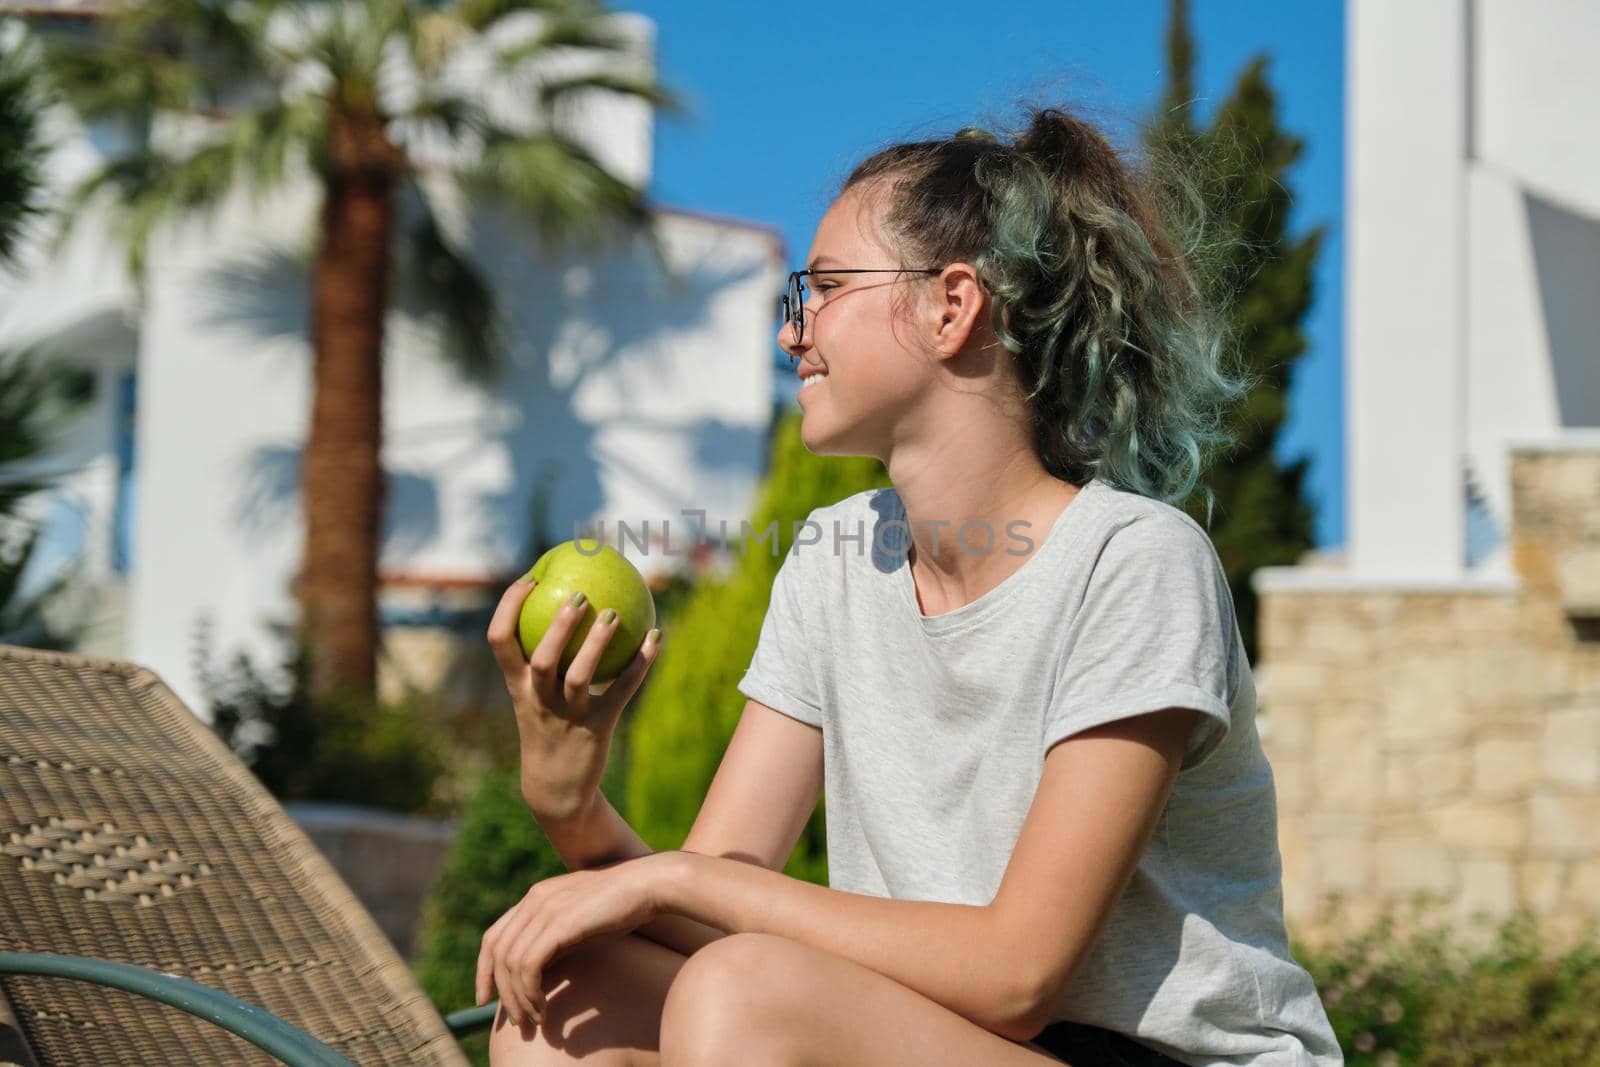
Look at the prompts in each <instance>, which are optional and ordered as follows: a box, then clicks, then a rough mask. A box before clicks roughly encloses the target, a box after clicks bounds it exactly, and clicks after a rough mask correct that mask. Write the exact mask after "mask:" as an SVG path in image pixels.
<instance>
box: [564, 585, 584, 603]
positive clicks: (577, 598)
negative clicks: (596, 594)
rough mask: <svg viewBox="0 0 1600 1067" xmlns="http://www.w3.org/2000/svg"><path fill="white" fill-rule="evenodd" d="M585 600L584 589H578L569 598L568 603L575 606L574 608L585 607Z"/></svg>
mask: <svg viewBox="0 0 1600 1067" xmlns="http://www.w3.org/2000/svg"><path fill="white" fill-rule="evenodd" d="M583 601H584V596H583V590H582V589H580V590H578V591H577V592H576V593H573V594H572V596H570V597H568V598H567V604H568V605H569V606H570V607H574V608H581V607H583Z"/></svg>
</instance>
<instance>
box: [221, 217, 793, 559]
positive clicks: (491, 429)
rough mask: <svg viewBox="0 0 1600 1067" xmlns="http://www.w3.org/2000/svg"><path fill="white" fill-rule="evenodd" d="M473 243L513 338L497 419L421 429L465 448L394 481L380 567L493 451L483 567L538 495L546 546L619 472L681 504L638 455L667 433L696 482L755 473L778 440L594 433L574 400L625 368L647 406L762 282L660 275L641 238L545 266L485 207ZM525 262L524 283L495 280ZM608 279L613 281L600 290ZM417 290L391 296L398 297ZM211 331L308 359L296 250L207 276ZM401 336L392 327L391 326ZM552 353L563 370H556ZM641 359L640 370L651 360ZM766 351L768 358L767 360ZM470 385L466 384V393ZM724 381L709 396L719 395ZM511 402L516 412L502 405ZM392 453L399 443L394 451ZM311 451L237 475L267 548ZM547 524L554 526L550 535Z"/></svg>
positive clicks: (246, 514) (483, 522)
mask: <svg viewBox="0 0 1600 1067" xmlns="http://www.w3.org/2000/svg"><path fill="white" fill-rule="evenodd" d="M472 225H473V232H472V234H471V243H472V249H473V252H474V259H475V262H476V263H477V265H478V269H479V270H480V272H482V273H483V274H484V275H485V277H486V278H488V279H489V281H490V284H491V286H492V287H493V289H494V290H495V298H496V300H497V301H498V302H499V306H498V312H499V316H500V323H501V336H502V338H503V341H504V348H503V352H502V360H501V367H500V369H499V373H498V376H497V378H495V379H493V380H490V381H487V382H484V383H483V385H482V386H481V387H482V388H483V389H484V391H485V400H486V401H487V403H486V405H485V407H486V409H487V411H488V417H487V419H486V420H485V419H471V420H459V419H458V420H453V422H447V423H439V424H434V425H430V426H426V427H421V428H418V427H413V428H411V429H409V430H408V432H407V435H406V440H407V442H415V441H416V440H417V439H418V438H419V437H421V436H428V437H433V438H439V437H443V438H445V439H447V440H448V439H449V438H451V437H459V439H460V442H461V446H462V447H461V449H460V450H459V453H458V456H453V457H450V458H447V459H446V460H445V461H444V462H443V463H442V464H439V465H437V466H436V467H435V468H434V469H432V470H428V471H416V470H412V471H405V470H397V469H394V468H393V466H392V465H391V468H390V470H389V471H388V478H389V487H388V494H387V500H386V508H385V516H384V535H383V536H384V545H383V554H384V555H385V556H389V557H393V556H405V555H408V554H410V553H412V552H414V551H415V550H416V549H417V548H419V547H421V546H422V545H424V544H426V543H427V542H428V541H430V540H431V539H433V538H435V537H436V536H437V535H438V533H439V531H440V528H441V525H442V519H441V515H440V507H441V504H440V500H441V497H442V493H441V492H440V488H439V485H438V482H439V481H440V480H442V479H445V478H449V477H450V476H451V472H452V467H453V466H454V465H455V463H456V460H457V458H459V461H460V462H461V463H472V462H476V461H477V460H479V459H480V458H481V456H482V454H483V451H484V449H485V447H488V448H491V449H492V448H495V447H498V448H499V449H501V450H503V452H504V454H505V456H506V457H507V458H508V461H509V465H510V468H511V474H510V478H509V480H508V481H507V482H506V484H505V485H504V487H503V488H500V489H496V490H493V491H490V492H486V493H483V494H481V495H480V496H479V497H478V499H477V503H476V507H475V509H474V510H475V514H474V515H473V516H472V522H471V526H472V528H473V529H475V530H477V531H478V533H479V536H480V537H481V539H482V544H481V547H482V549H483V551H484V555H485V558H486V559H491V560H492V559H497V558H499V557H500V556H502V555H504V554H505V548H506V546H508V545H515V544H520V543H522V542H523V541H525V540H526V539H527V538H528V535H529V531H528V530H527V522H528V508H529V502H530V501H531V500H532V499H534V497H535V495H536V494H537V493H540V492H543V493H544V494H545V497H544V507H543V510H544V513H545V516H546V519H547V520H548V524H547V525H546V527H545V528H544V529H542V530H536V531H533V535H534V539H535V540H536V541H548V542H550V543H554V542H559V541H563V540H566V539H567V538H568V537H570V536H571V532H570V525H571V522H572V520H573V518H574V517H584V518H586V517H588V516H590V515H593V514H595V513H596V512H598V511H599V510H600V509H601V508H602V507H603V505H604V502H605V490H604V479H603V478H602V471H605V470H609V471H611V472H612V473H613V475H614V476H620V478H621V479H622V480H624V481H626V482H628V483H631V484H632V485H634V486H636V487H637V488H638V489H639V490H641V491H643V492H645V493H648V494H650V495H658V496H661V497H665V498H668V499H671V498H674V497H675V496H676V495H677V493H678V491H680V490H681V487H674V486H672V485H670V484H668V483H667V482H666V481H665V480H663V478H662V477H661V475H660V473H659V471H658V470H656V469H655V464H654V460H653V457H652V456H651V455H649V454H647V453H646V454H639V453H640V452H641V451H645V450H644V449H641V448H640V447H638V446H639V444H640V443H643V444H645V445H648V443H649V442H651V441H653V440H659V439H660V437H661V435H663V434H667V435H687V438H688V440H687V447H688V450H689V455H688V457H687V459H688V460H689V461H690V462H691V463H693V464H694V465H695V469H697V470H717V469H719V468H724V467H729V468H739V467H747V466H749V465H751V464H752V462H759V460H760V458H761V456H762V455H763V452H764V449H765V447H766V439H767V433H768V427H767V426H765V425H760V426H745V425H737V424H731V423H728V422H725V421H722V420H719V419H711V418H696V419H694V420H693V421H686V420H673V419H670V418H661V417H652V416H645V415H636V414H631V415H629V416H628V417H627V418H626V420H625V421H623V422H621V423H610V424H608V423H591V422H588V421H586V420H584V419H583V418H580V417H579V415H578V414H577V410H578V403H577V400H578V395H579V393H580V391H582V390H583V389H584V387H585V385H586V383H587V382H588V381H589V379H590V376H591V375H593V374H595V373H599V372H603V371H608V370H611V369H612V368H614V367H615V366H616V364H617V363H618V361H619V360H623V359H627V360H630V361H635V362H637V363H638V364H639V366H640V368H641V370H640V371H639V372H638V373H634V374H632V375H629V376H626V377H624V378H623V379H622V386H623V388H624V389H625V390H627V395H625V396H624V397H623V402H624V404H626V405H627V406H628V407H629V408H634V409H637V410H643V409H644V408H646V407H648V406H649V400H650V398H651V395H652V393H653V392H656V391H658V390H659V386H658V384H657V383H656V382H654V381H652V380H651V378H650V376H649V374H648V373H646V372H645V368H647V367H648V357H649V355H650V354H652V353H653V352H656V351H659V349H660V346H661V344H662V342H663V341H664V340H665V339H666V338H669V337H671V336H673V335H674V334H677V333H685V332H696V331H704V330H705V329H706V328H707V326H708V323H709V317H710V308H711V303H712V300H713V299H715V297H716V296H717V294H719V293H721V292H724V291H726V290H727V289H728V288H729V287H731V286H736V285H738V284H740V283H743V282H747V281H748V280H749V279H750V278H751V277H752V276H753V275H755V274H756V273H757V272H758V271H759V270H760V269H761V264H760V263H759V262H757V261H747V262H743V263H740V262H738V261H737V257H736V256H735V255H733V254H731V250H730V254H729V255H725V256H723V255H718V254H716V252H715V250H714V249H713V250H712V251H711V252H710V253H709V254H702V255H700V256H699V257H698V258H697V260H696V262H694V263H693V264H691V265H689V266H687V267H684V268H679V269H678V272H677V274H676V275H675V276H672V277H668V276H666V275H665V274H664V273H663V272H662V270H661V269H660V267H659V266H658V265H657V264H656V262H655V261H654V260H653V258H652V257H651V256H650V254H649V252H648V249H647V248H646V247H645V245H644V242H643V240H642V239H641V238H635V239H633V240H632V241H631V242H630V243H628V244H627V245H626V246H625V248H624V250H623V251H622V253H620V254H617V255H612V256H609V257H607V258H606V259H604V260H601V261H598V262H591V261H585V260H574V259H572V258H571V256H570V255H564V254H562V255H555V256H552V257H550V261H549V262H545V261H543V260H541V259H539V258H537V256H538V253H537V252H532V251H530V249H536V248H537V247H538V246H537V245H536V244H535V243H534V242H533V240H532V239H531V237H529V236H528V232H527V230H526V227H525V226H523V225H521V224H520V223H518V222H516V221H515V220H513V219H510V218H508V217H506V216H505V215H504V213H502V212H498V211H496V210H494V209H491V208H480V209H479V210H478V211H477V212H475V213H474V217H473V220H472ZM503 264H515V265H517V267H516V269H515V270H514V271H511V270H497V269H496V268H497V267H498V266H499V265H503ZM602 278H603V280H601V279H602ZM412 288H413V287H412V286H408V285H397V286H396V287H395V292H396V294H397V296H398V294H404V293H405V292H407V291H408V290H411V289H412ZM207 289H208V295H209V303H210V306H211V307H213V308H214V309H215V310H214V311H213V312H212V313H211V315H210V316H209V318H208V320H207V321H208V323H209V324H210V325H213V326H225V327H227V328H230V329H238V330H242V331H244V332H246V333H247V334H248V335H250V336H251V337H253V338H255V339H257V340H260V341H284V342H291V343H292V346H293V347H292V348H290V349H288V350H287V351H290V352H293V353H294V358H299V359H303V358H305V352H306V345H307V344H308V343H309V342H308V337H307V324H308V322H309V317H310V303H309V299H308V292H309V285H308V282H307V258H306V253H305V252H304V251H298V252H297V251H295V250H293V249H291V248H278V249H269V250H264V251H256V252H253V253H250V254H248V255H245V256H241V257H239V258H237V259H234V260H231V261H229V262H228V263H226V264H224V265H223V266H222V267H220V268H218V269H217V270H215V271H214V272H213V273H212V276H211V280H210V282H209V283H208V286H207ZM395 311H396V312H398V313H400V314H401V315H403V316H406V318H407V320H415V321H417V322H420V321H422V320H423V319H424V318H425V316H424V315H423V314H422V312H421V309H418V308H416V307H413V306H410V305H408V304H407V303H405V302H403V301H401V302H398V303H397V305H396V308H395ZM393 328H394V324H393V323H391V329H393ZM552 354H555V356H556V362H555V363H553V362H552ZM641 355H643V356H644V357H645V358H644V359H643V360H641V358H640V357H641ZM764 356H765V351H764V350H763V358H764ZM471 380H472V379H471V378H469V377H468V376H467V375H466V374H465V372H463V376H462V381H463V382H468V381H471ZM715 385H716V383H715V382H707V383H705V387H706V388H715ZM503 395H505V396H509V397H510V398H511V399H510V402H509V403H499V402H497V401H498V400H499V398H500V397H501V396H503ZM391 440H392V438H391ZM301 455H302V449H301V448H300V447H296V446H268V447H264V448H261V449H258V450H257V451H256V452H255V454H254V455H252V456H251V458H250V459H249V461H248V464H247V468H246V470H245V471H244V472H242V475H241V478H240V487H239V491H238V497H237V498H236V502H235V515H236V518H237V521H239V523H240V525H241V527H242V528H243V529H244V530H245V531H246V534H247V536H255V537H260V536H263V535H265V534H267V532H268V531H270V530H272V529H281V527H282V524H283V523H285V522H287V521H289V520H290V517H291V516H292V514H293V509H294V507H295V498H296V494H297V493H298V492H299V485H300V465H301ZM552 527H553V528H552Z"/></svg>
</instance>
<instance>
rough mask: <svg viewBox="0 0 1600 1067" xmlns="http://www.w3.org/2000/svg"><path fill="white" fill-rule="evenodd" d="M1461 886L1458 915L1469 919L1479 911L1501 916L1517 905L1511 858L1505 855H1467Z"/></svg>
mask: <svg viewBox="0 0 1600 1067" xmlns="http://www.w3.org/2000/svg"><path fill="white" fill-rule="evenodd" d="M1460 868H1461V886H1460V889H1459V890H1458V891H1457V893H1456V898H1455V904H1456V915H1457V916H1458V918H1460V919H1462V920H1470V919H1474V918H1477V917H1478V916H1480V915H1486V916H1487V917H1488V918H1490V919H1500V918H1504V917H1505V916H1507V915H1509V914H1511V911H1512V909H1514V908H1515V907H1516V906H1517V891H1516V878H1515V872H1514V869H1513V866H1512V861H1511V860H1509V859H1507V858H1506V857H1504V856H1464V857H1462V859H1461V863H1460Z"/></svg>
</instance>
